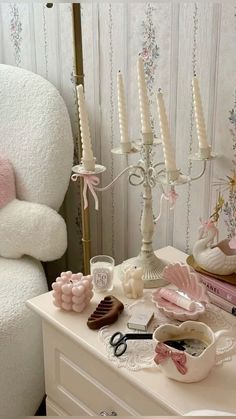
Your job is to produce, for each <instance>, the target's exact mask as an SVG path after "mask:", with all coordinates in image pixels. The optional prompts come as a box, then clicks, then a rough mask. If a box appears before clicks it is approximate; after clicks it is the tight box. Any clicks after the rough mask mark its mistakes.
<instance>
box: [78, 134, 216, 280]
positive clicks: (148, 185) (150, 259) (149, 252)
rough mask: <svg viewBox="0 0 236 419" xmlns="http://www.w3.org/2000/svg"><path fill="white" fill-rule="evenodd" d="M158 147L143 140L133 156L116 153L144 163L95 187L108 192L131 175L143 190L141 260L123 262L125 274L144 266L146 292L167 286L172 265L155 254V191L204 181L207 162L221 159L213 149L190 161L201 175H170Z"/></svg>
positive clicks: (81, 169) (97, 170) (80, 170)
mask: <svg viewBox="0 0 236 419" xmlns="http://www.w3.org/2000/svg"><path fill="white" fill-rule="evenodd" d="M143 140H144V141H145V134H144V135H143ZM158 144H161V141H159V140H157V139H154V140H153V141H152V142H151V144H145V142H142V141H141V140H140V141H136V142H132V143H131V148H130V151H129V152H124V151H122V148H115V149H112V150H111V152H112V153H113V154H114V155H126V156H127V155H129V154H132V153H140V159H139V161H138V163H137V164H136V165H129V166H127V167H126V168H125V169H124V170H122V171H121V172H120V173H119V174H118V175H117V176H116V177H115V179H113V180H112V182H110V183H109V184H108V185H106V186H104V187H97V186H93V189H94V190H95V191H98V192H103V191H106V190H108V189H110V188H111V187H113V186H114V184H115V183H116V182H117V180H118V179H119V178H120V177H121V176H123V175H124V174H125V173H127V172H129V177H128V181H129V183H130V185H132V186H141V185H142V186H143V209H142V215H141V226H140V230H141V235H142V244H141V249H140V253H139V255H138V256H136V257H134V258H131V259H128V260H127V261H125V262H123V267H124V270H125V269H126V267H128V266H130V265H135V266H142V268H143V271H144V275H143V281H144V288H157V287H161V286H163V285H165V284H166V282H165V280H164V278H163V269H164V268H165V266H167V265H168V262H167V261H164V260H162V259H160V258H158V257H157V256H156V255H155V253H154V250H153V245H152V238H153V234H154V228H155V224H156V223H157V221H158V217H156V218H155V216H154V214H153V204H152V189H153V188H155V187H156V186H157V185H159V186H160V187H161V189H162V192H163V193H164V186H169V187H170V189H171V192H174V191H175V187H176V186H180V185H184V184H186V183H189V182H192V181H195V180H198V179H200V178H201V177H202V176H203V175H204V173H205V170H206V165H207V162H208V161H210V160H212V159H215V158H216V157H217V155H216V154H214V153H212V152H211V150H210V148H209V150H208V153H204V154H201V153H200V152H198V153H196V154H194V155H191V156H190V160H192V161H201V162H202V163H203V168H202V170H201V172H200V173H199V175H197V176H195V177H190V176H186V175H184V174H182V172H181V170H176V171H166V169H165V168H164V166H165V164H164V162H158V163H155V162H154V158H153V148H154V147H155V146H157V145H158ZM161 166H163V168H161ZM105 170H106V167H105V166H102V165H98V164H95V170H94V171H92V172H88V171H86V170H85V169H84V167H83V165H82V164H80V165H77V166H74V167H73V168H72V172H73V173H74V174H73V175H72V179H73V180H77V178H78V177H79V176H90V175H91V176H94V175H97V174H100V173H102V172H104V171H105Z"/></svg>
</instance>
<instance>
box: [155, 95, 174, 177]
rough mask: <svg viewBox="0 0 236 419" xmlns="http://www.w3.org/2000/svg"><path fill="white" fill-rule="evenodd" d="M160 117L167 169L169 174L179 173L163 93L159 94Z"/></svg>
mask: <svg viewBox="0 0 236 419" xmlns="http://www.w3.org/2000/svg"><path fill="white" fill-rule="evenodd" d="M157 105H158V116H159V123H160V131H161V140H162V146H163V153H164V159H165V167H166V170H167V171H168V172H175V171H177V168H176V163H175V157H174V153H173V150H172V147H171V141H170V130H169V124H168V119H167V114H166V108H165V103H164V99H163V94H162V93H161V91H158V93H157Z"/></svg>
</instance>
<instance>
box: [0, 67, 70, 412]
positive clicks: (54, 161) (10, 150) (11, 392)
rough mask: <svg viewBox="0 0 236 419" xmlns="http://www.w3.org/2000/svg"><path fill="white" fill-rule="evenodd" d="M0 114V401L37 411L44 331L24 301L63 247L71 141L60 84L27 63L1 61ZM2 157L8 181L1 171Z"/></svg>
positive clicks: (6, 408) (9, 408)
mask: <svg viewBox="0 0 236 419" xmlns="http://www.w3.org/2000/svg"><path fill="white" fill-rule="evenodd" d="M0 115H1V122H0V371H1V374H0V408H1V415H17V416H19V415H34V414H35V412H36V410H37V408H38V406H39V404H40V402H41V400H42V398H43V395H44V377H43V352H42V336H41V324H40V320H39V319H38V318H37V317H36V316H35V315H34V313H33V312H31V311H30V310H29V309H28V308H27V307H26V305H25V301H26V300H28V299H29V298H32V297H34V296H36V295H38V294H41V293H43V292H46V291H47V283H46V278H45V274H44V271H43V269H42V265H41V263H40V262H39V260H41V261H47V260H54V259H58V258H59V257H61V256H62V254H63V253H64V252H65V250H66V246H67V234H66V226H65V222H64V220H63V219H62V218H61V217H60V215H58V213H57V210H58V209H59V208H60V206H61V204H62V202H63V199H64V196H65V193H66V190H67V187H68V184H69V179H70V172H71V166H72V158H73V141H72V133H71V126H70V120H69V116H68V112H67V109H66V106H65V104H64V102H63V100H62V98H61V96H60V95H59V93H58V91H57V90H56V89H55V87H54V86H52V84H51V83H49V82H48V81H46V80H44V79H43V78H42V77H40V76H38V75H36V74H33V73H31V72H29V71H26V70H23V69H19V68H16V67H11V66H6V65H0ZM5 158H7V159H9V162H10V163H11V165H12V170H11V176H12V177H13V182H12V178H11V179H10V183H9V177H8V176H9V173H8V172H7V171H5V172H4V170H2V172H1V168H2V169H3V168H4V164H5V163H6V160H5ZM6 185H8V187H9V189H7V188H6ZM12 185H13V186H12ZM4 188H5V189H4ZM14 188H15V189H14ZM9 191H10V193H8V192H9ZM9 195H10V198H9ZM37 259H38V260H37Z"/></svg>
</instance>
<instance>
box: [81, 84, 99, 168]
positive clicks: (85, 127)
mask: <svg viewBox="0 0 236 419" xmlns="http://www.w3.org/2000/svg"><path fill="white" fill-rule="evenodd" d="M76 88H77V98H78V110H79V124H80V132H81V142H82V163H83V166H84V168H85V170H88V171H94V170H95V158H94V156H93V150H92V143H91V136H90V130H89V121H88V114H87V109H86V104H85V99H84V89H83V86H82V84H80V85H79V86H76Z"/></svg>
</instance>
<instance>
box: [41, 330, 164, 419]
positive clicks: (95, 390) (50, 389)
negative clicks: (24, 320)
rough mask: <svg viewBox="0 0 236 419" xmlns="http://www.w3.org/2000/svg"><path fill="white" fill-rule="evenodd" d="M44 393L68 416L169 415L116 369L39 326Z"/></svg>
mask: <svg viewBox="0 0 236 419" xmlns="http://www.w3.org/2000/svg"><path fill="white" fill-rule="evenodd" d="M43 335H44V357H45V380H46V393H47V395H48V396H49V397H50V398H51V399H53V400H54V401H55V402H56V403H58V404H59V405H60V406H63V409H65V410H66V411H67V412H68V413H69V414H70V415H83V416H84V415H99V414H100V412H101V411H106V412H112V411H113V412H115V413H116V414H117V415H119V416H139V415H141V416H143V415H145V416H146V415H149V416H152V415H155V416H156V415H169V414H170V412H168V411H167V410H165V409H164V408H163V407H162V406H160V405H159V404H158V403H157V402H156V401H155V400H153V399H152V398H151V397H148V396H147V395H146V394H144V393H143V392H142V391H141V390H139V389H138V388H136V387H135V386H134V385H133V384H132V383H131V382H129V381H128V380H126V379H125V378H124V377H122V376H121V375H120V374H119V372H118V371H117V369H114V367H113V366H112V365H111V366H109V365H107V364H106V363H105V362H103V361H102V360H101V359H99V358H98V357H94V356H93V354H92V353H90V352H88V351H87V350H85V349H84V348H83V347H82V346H79V344H77V343H75V342H74V341H73V340H71V339H70V338H69V337H68V336H65V335H63V334H62V333H61V332H60V331H58V330H57V329H55V328H53V327H52V326H50V324H48V323H44V324H43Z"/></svg>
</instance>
